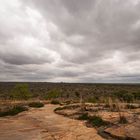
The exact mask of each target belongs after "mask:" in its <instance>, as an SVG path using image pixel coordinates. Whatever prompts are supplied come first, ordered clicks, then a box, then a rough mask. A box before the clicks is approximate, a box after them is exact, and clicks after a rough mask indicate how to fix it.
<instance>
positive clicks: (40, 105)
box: [28, 102, 44, 108]
mask: <svg viewBox="0 0 140 140" xmlns="http://www.w3.org/2000/svg"><path fill="white" fill-rule="evenodd" d="M28 106H29V107H34V108H40V107H43V106H44V104H43V103H41V102H32V103H29V104H28Z"/></svg>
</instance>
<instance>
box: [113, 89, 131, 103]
mask: <svg viewBox="0 0 140 140" xmlns="http://www.w3.org/2000/svg"><path fill="white" fill-rule="evenodd" d="M114 95H115V96H116V97H117V98H118V99H119V100H122V101H126V102H128V103H130V102H132V101H133V99H134V95H133V93H128V92H127V91H125V90H122V91H119V92H117V93H114Z"/></svg>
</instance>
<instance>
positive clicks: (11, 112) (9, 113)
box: [0, 106, 28, 117]
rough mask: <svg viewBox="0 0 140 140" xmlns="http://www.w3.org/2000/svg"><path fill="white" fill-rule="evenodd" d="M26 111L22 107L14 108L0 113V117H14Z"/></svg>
mask: <svg viewBox="0 0 140 140" xmlns="http://www.w3.org/2000/svg"><path fill="white" fill-rule="evenodd" d="M27 110H28V109H27V108H26V107H23V106H14V107H13V108H12V109H9V110H8V111H4V112H0V117H4V116H14V115H16V114H18V113H20V112H23V111H27Z"/></svg>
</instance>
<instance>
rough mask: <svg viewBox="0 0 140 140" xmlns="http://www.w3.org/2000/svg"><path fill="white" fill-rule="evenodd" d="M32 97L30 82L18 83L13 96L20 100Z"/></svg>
mask: <svg viewBox="0 0 140 140" xmlns="http://www.w3.org/2000/svg"><path fill="white" fill-rule="evenodd" d="M30 97H31V92H30V90H29V86H28V84H17V85H15V87H14V88H13V90H12V98H13V99H19V100H22V99H24V100H27V99H29V98H30Z"/></svg>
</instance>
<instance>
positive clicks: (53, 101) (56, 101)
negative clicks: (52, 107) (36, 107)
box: [51, 100, 60, 104]
mask: <svg viewBox="0 0 140 140" xmlns="http://www.w3.org/2000/svg"><path fill="white" fill-rule="evenodd" d="M51 104H60V102H59V101H58V100H52V101H51Z"/></svg>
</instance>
